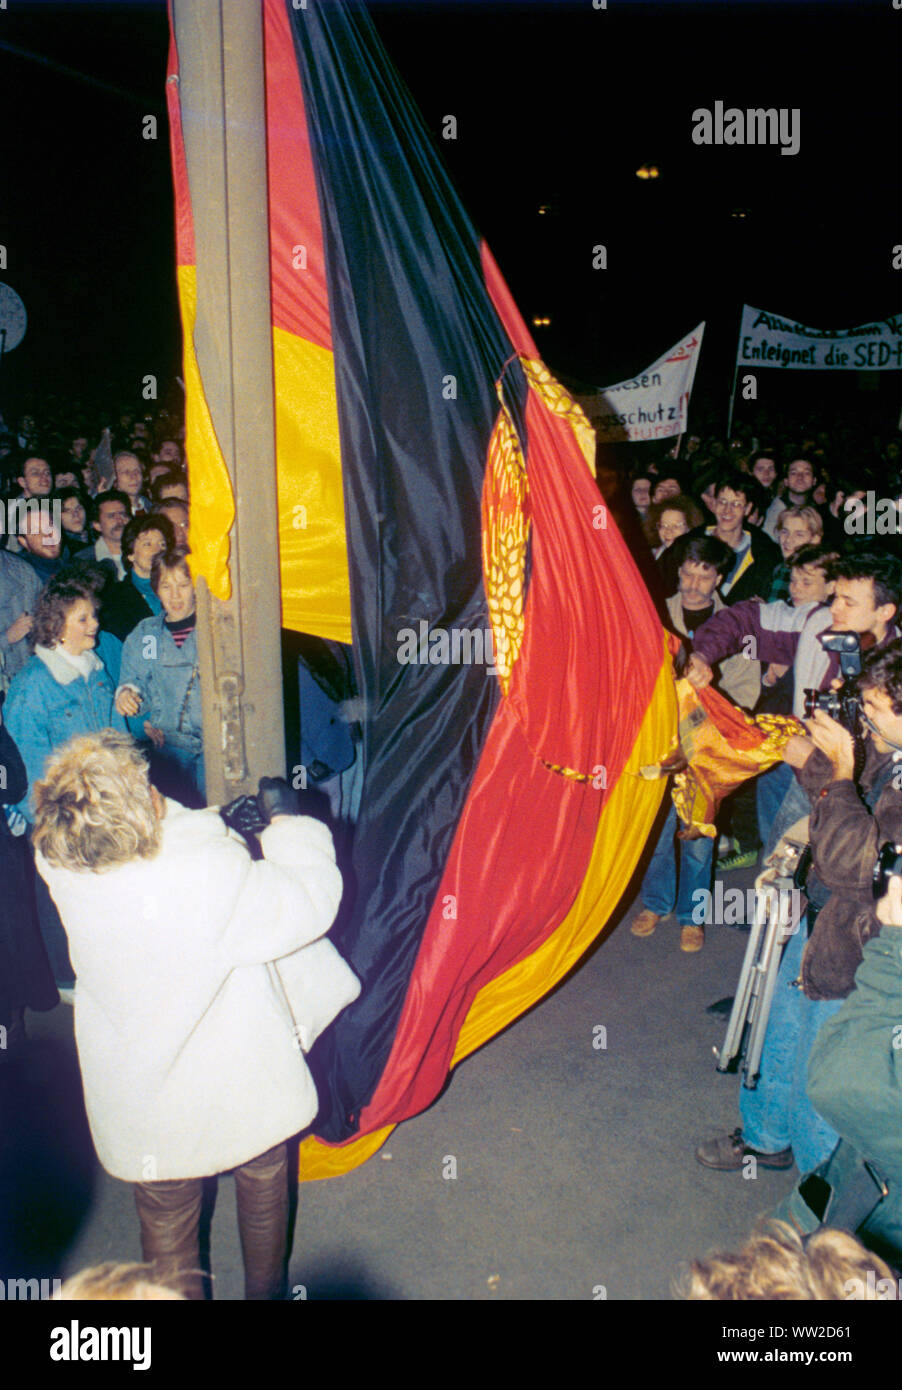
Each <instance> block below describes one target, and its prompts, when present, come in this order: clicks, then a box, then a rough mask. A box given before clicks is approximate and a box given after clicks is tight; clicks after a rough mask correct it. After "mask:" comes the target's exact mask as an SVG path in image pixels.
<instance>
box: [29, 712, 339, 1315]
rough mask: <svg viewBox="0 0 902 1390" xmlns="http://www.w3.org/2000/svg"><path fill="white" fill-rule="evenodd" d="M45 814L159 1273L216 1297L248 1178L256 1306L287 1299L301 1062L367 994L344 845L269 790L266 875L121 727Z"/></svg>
mask: <svg viewBox="0 0 902 1390" xmlns="http://www.w3.org/2000/svg"><path fill="white" fill-rule="evenodd" d="M34 799H35V831H34V844H35V849H36V859H37V864H38V869H39V871H40V873H41V874H42V875H43V877H44V878H45V880H46V882H47V885H48V887H49V888H50V891H51V893H52V894H53V897H54V900H55V902H56V904H57V906H58V908H59V912H60V916H61V918H62V920H63V923H64V925H65V928H66V934H67V936H68V938H69V949H70V953H71V956H72V961H73V964H74V965H75V969H76V971H77V974H78V983H77V986H76V991H75V1032H76V1039H77V1043H78V1059H79V1065H80V1067H81V1073H82V1081H83V1085H84V1095H85V1106H86V1109H87V1113H88V1119H89V1123H90V1127H91V1135H92V1137H93V1140H94V1145H95V1148H96V1149H97V1154H98V1157H99V1159H100V1161H101V1163H102V1164H103V1166H104V1168H106V1170H107V1172H108V1173H110V1174H111V1175H112V1176H113V1177H116V1178H120V1179H122V1180H123V1181H124V1182H131V1183H133V1184H134V1191H135V1202H136V1205H137V1208H138V1214H139V1217H140V1221H141V1244H142V1248H143V1253H144V1259H145V1260H146V1261H147V1262H148V1263H150V1262H153V1263H154V1264H155V1269H156V1277H157V1278H158V1279H160V1280H161V1282H164V1283H165V1282H168V1281H170V1280H171V1279H172V1278H173V1276H175V1275H179V1276H180V1279H181V1283H182V1285H183V1287H184V1288H185V1291H186V1292H187V1293H188V1296H189V1297H192V1298H202V1297H203V1285H202V1282H201V1278H200V1274H199V1271H198V1266H199V1263H200V1255H199V1241H198V1237H199V1221H200V1212H201V1200H202V1194H203V1179H204V1178H205V1177H209V1176H212V1175H214V1174H217V1173H221V1172H225V1171H227V1170H231V1169H234V1170H235V1184H236V1190H237V1203H238V1224H239V1229H240V1232H241V1247H242V1252H243V1255H244V1268H245V1288H246V1294H245V1296H246V1298H248V1299H279V1298H282V1297H283V1296H284V1278H285V1260H286V1255H287V1249H286V1245H287V1232H288V1203H289V1185H288V1184H289V1173H288V1148H287V1142H286V1141H287V1140H289V1139H290V1138H291V1137H292V1136H293V1135H295V1134H297V1133H298V1132H299V1131H300V1130H302V1129H304V1128H305V1127H306V1126H307V1125H309V1124H310V1123H311V1121H312V1120H313V1118H314V1116H315V1115H316V1111H317V1105H318V1102H317V1095H316V1087H315V1085H314V1081H313V1078H312V1076H311V1074H310V1072H309V1070H308V1068H307V1066H306V1063H305V1062H304V1059H303V1056H302V1049H303V1050H308V1049H309V1048H310V1046H312V1043H313V1042H314V1040H315V1038H316V1036H317V1035H318V1034H319V1033H320V1032H321V1031H322V1030H323V1028H324V1027H325V1026H326V1025H327V1024H328V1023H330V1022H331V1020H332V1019H333V1018H334V1017H335V1015H336V1014H337V1013H338V1012H339V1011H340V1010H341V1009H342V1008H344V1007H345V1006H346V1005H347V1004H348V1003H350V1002H351V1000H352V999H354V998H356V996H357V994H358V993H359V985H358V983H357V980H356V979H355V977H354V975H353V974H352V973H351V971H350V970H349V968H348V967H347V966H346V965H345V963H344V961H343V960H342V959H341V957H340V956H339V955H338V953H337V952H336V951H335V949H334V948H333V947H332V946H331V944H330V943H329V942H328V941H326V940H325V939H323V938H324V936H325V933H326V932H327V931H328V929H329V927H330V926H331V925H332V922H333V921H334V918H335V914H336V912H337V910H338V904H339V900H340V898H341V893H342V880H341V874H340V872H339V870H338V868H337V867H336V863H335V852H334V848H333V845H332V836H331V834H330V833H329V830H328V829H327V828H326V826H325V825H322V824H321V823H320V822H319V821H317V820H313V819H311V818H309V817H306V816H299V815H297V814H294V813H293V812H294V808H295V805H296V797H295V796H294V793H292V792H291V791H290V789H289V788H288V786H287V785H286V784H285V783H284V782H279V781H277V780H274V781H273V782H272V783H270V785H269V786H267V787H264V785H263V783H261V793H260V796H259V797H258V798H257V802H258V803H259V812H260V816H259V820H258V821H257V822H256V824H257V826H258V827H261V828H262V826H263V825H264V824H265V826H266V828H265V829H262V833H261V834H260V845H261V848H262V850H263V854H264V859H263V861H261V862H256V861H254V860H253V859H252V858H251V855H250V853H249V851H248V848H247V846H246V844H245V843H244V841H243V840H242V839H240V838H238V837H236V836H235V835H234V833H233V832H232V831H231V830H230V829H228V828H227V824H226V822H225V820H224V819H223V818H222V817H221V816H220V815H219V814H218V813H217V812H216V811H214V810H198V811H189V810H187V809H186V808H185V807H184V806H180V805H179V804H178V802H176V801H168V800H164V799H163V797H162V796H161V795H160V794H159V792H158V791H157V790H156V788H154V787H152V786H151V785H150V782H149V780H148V775H147V763H146V761H145V759H144V757H143V755H142V753H141V752H140V750H139V749H138V747H137V745H136V744H135V742H134V741H133V739H131V738H130V737H129V736H128V735H127V734H117V733H114V732H113V731H112V730H111V729H104V730H102V731H101V732H100V733H98V734H92V735H88V736H86V737H83V738H77V739H73V740H71V741H70V742H69V743H68V744H66V745H65V747H64V748H62V749H61V750H60V751H59V752H57V753H56V754H55V755H54V757H53V758H52V760H51V761H50V762H49V763H48V765H47V767H46V769H45V771H44V776H43V780H42V781H40V782H38V784H37V786H36V787H35V789H34ZM228 810H229V808H225V810H224V813H223V814H224V815H225V814H226V813H227V812H228ZM267 822H268V824H267Z"/></svg>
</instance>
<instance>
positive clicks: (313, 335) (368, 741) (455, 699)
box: [174, 0, 676, 1178]
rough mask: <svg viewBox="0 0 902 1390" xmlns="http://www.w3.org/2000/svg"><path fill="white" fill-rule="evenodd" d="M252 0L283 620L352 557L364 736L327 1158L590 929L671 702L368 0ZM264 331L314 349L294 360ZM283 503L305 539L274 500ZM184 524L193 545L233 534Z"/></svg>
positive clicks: (582, 474) (616, 561) (578, 428)
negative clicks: (345, 997) (265, 156)
mask: <svg viewBox="0 0 902 1390" xmlns="http://www.w3.org/2000/svg"><path fill="white" fill-rule="evenodd" d="M264 14H265V26H266V27H265V35H266V63H267V123H268V138H269V147H270V154H269V177H270V202H271V211H270V240H271V256H272V263H273V266H274V267H278V278H277V272H276V269H275V268H274V270H273V280H272V284H273V316H274V354H275V362H276V390H277V395H279V394H280V392H282V390H283V388H284V387H285V385H286V383H287V384H288V386H289V388H290V389H288V390H287V394H286V397H285V399H280V400H279V401H278V403H277V433H278V447H279V459H278V470H279V494H280V504H282V502H283V499H284V507H283V512H285V508H288V509H289V510H288V511H287V512H285V514H284V515H283V517H282V519H281V522H280V539H283V537H284V536H285V534H286V532H288V531H289V530H290V536H289V540H290V545H288V546H287V547H286V545H285V544H284V540H283V548H282V574H283V602H284V613H283V622H285V624H286V625H288V626H294V627H296V628H297V629H298V630H302V631H308V632H315V633H318V634H319V635H322V636H339V637H340V636H341V632H340V628H341V621H342V620H341V619H340V605H338V604H333V606H332V608H331V610H330V609H329V604H328V602H324V601H323V596H324V595H326V596H328V595H329V594H332V595H333V597H334V595H335V594H336V593H338V588H337V587H336V585H338V584H339V580H340V574H338V572H341V573H343V574H344V576H345V582H346V583H347V594H348V600H349V607H348V615H349V618H350V621H349V623H348V625H347V634H348V635H349V636H351V638H352V642H353V659H354V664H355V670H356V676H357V684H358V689H359V692H360V696H361V704H360V709H361V729H362V736H363V737H362V745H361V751H360V756H361V757H362V759H363V773H364V776H363V791H362V796H361V802H360V811H359V817H358V820H357V823H356V826H355V827H354V835H353V846H352V851H351V864H350V872H349V873H348V876H347V894H346V899H345V903H344V905H343V914H342V919H341V922H340V924H339V926H338V927H337V928H336V930H335V932H334V933H333V939H334V940H335V942H336V944H337V945H338V947H339V949H340V950H342V952H343V953H344V954H345V955H346V957H347V959H348V960H349V962H350V964H351V966H352V968H353V969H354V971H355V973H356V974H357V975H358V976H359V978H360V979H361V981H362V983H363V989H362V992H361V995H360V998H359V999H358V1000H357V1001H356V1002H355V1003H354V1004H352V1005H351V1006H350V1007H349V1008H348V1009H346V1010H345V1011H344V1013H343V1014H342V1015H341V1016H340V1017H339V1018H338V1020H337V1021H336V1023H335V1024H334V1026H333V1027H331V1028H330V1029H329V1030H327V1032H326V1033H325V1034H324V1035H323V1037H322V1038H321V1039H320V1040H319V1042H318V1043H317V1044H316V1046H315V1048H314V1049H313V1051H312V1053H311V1055H310V1062H311V1067H312V1069H313V1071H314V1074H315V1076H316V1079H317V1086H318V1090H319V1095H320V1113H319V1115H318V1117H317V1120H316V1122H315V1125H314V1133H313V1134H312V1135H311V1136H309V1137H308V1138H307V1139H305V1140H304V1143H303V1144H302V1148H301V1175H302V1176H303V1177H305V1178H316V1177H325V1176H330V1175H333V1174H337V1173H340V1172H343V1171H346V1170H347V1169H349V1168H351V1167H353V1166H354V1165H355V1164H356V1163H359V1162H361V1161H362V1160H363V1159H364V1158H366V1157H367V1156H368V1154H369V1153H371V1152H373V1151H374V1149H375V1148H377V1147H378V1145H379V1143H381V1142H382V1140H383V1139H384V1137H385V1135H386V1134H387V1133H388V1132H389V1131H390V1129H391V1127H392V1126H393V1125H394V1124H397V1123H398V1122H399V1121H401V1120H403V1119H404V1118H407V1117H409V1116H411V1115H414V1114H416V1113H418V1112H419V1111H421V1110H422V1109H423V1108H424V1107H425V1106H427V1105H429V1104H430V1103H431V1102H432V1101H433V1100H434V1099H435V1097H436V1096H437V1095H438V1093H439V1091H440V1090H441V1088H442V1086H443V1085H444V1083H445V1081H446V1079H447V1076H448V1071H449V1069H450V1068H451V1067H453V1066H454V1065H456V1063H457V1062H459V1061H460V1060H461V1059H462V1058H463V1057H464V1056H466V1055H467V1054H468V1053H470V1052H472V1051H473V1050H474V1048H476V1047H479V1046H481V1045H482V1044H483V1043H485V1042H486V1041H487V1040H488V1039H489V1038H491V1037H492V1036H493V1035H494V1034H496V1033H497V1032H498V1031H499V1029H501V1028H503V1027H505V1026H507V1024H509V1023H510V1022H511V1021H512V1020H513V1019H515V1018H516V1017H517V1016H518V1015H519V1014H520V1013H522V1012H523V1010H524V1009H526V1008H528V1007H529V1006H530V1005H531V1004H533V1003H534V1002H535V1001H536V1000H538V999H539V998H541V997H542V995H543V994H545V993H546V992H547V991H548V990H549V989H550V988H551V987H552V986H553V985H554V984H555V983H556V982H557V981H558V980H559V979H561V978H562V977H563V975H564V974H565V973H566V972H567V971H568V970H569V969H571V968H572V967H573V966H574V965H575V964H576V963H577V961H578V960H579V957H580V956H581V955H582V954H583V953H584V952H585V950H586V949H587V948H588V947H589V946H590V945H591V943H592V942H593V941H594V939H595V938H596V937H597V936H598V934H599V932H600V931H601V930H602V929H603V928H604V926H605V924H606V922H607V921H608V920H609V918H610V916H611V914H612V912H613V911H614V909H615V907H616V905H617V902H618V900H619V898H620V897H621V895H622V893H623V891H624V889H625V887H626V885H627V883H628V881H629V878H630V876H631V874H632V872H633V870H634V868H635V865H636V862H637V859H638V857H639V854H640V853H641V850H642V847H643V845H644V841H645V838H646V837H647V835H648V833H649V830H650V828H651V825H652V822H653V820H654V817H655V813H656V810H657V807H658V804H659V802H660V798H661V795H662V791H663V784H661V783H655V782H652V781H648V780H643V778H642V777H641V776H640V768H641V767H642V766H643V765H647V764H650V763H654V762H656V761H659V760H660V758H661V757H662V756H663V754H664V751H665V750H666V749H667V748H668V747H669V746H670V745H671V743H672V741H673V738H674V735H675V731H676V706H675V700H674V691H673V680H672V675H671V668H670V658H669V654H668V652H667V649H666V646H665V643H664V637H663V632H662V629H661V625H660V622H659V620H658V618H657V616H656V614H655V611H654V608H653V606H652V604H651V601H650V599H649V597H648V594H647V592H646V590H645V587H644V585H643V582H642V580H641V578H640V576H639V574H638V571H637V570H636V568H635V566H634V564H633V562H632V559H631V557H630V555H629V552H628V550H627V548H626V546H625V544H624V542H623V540H622V538H621V537H620V535H619V533H618V531H617V529H616V526H615V523H614V521H613V518H612V517H611V516H610V515H609V513H608V512H607V509H606V507H605V506H604V503H603V499H602V498H601V495H600V493H599V491H598V488H597V485H596V483H595V479H594V475H593V469H592V461H591V451H592V444H593V442H594V441H593V439H592V435H591V431H590V430H589V428H588V425H587V422H586V420H585V417H584V416H583V414H582V412H581V411H580V409H579V408H578V406H577V405H576V404H575V403H574V402H573V401H572V400H571V399H570V397H569V396H568V395H567V393H566V392H565V391H564V390H563V388H562V387H560V386H559V385H558V383H557V382H555V381H554V379H553V378H552V377H551V375H550V373H549V372H548V371H547V369H546V368H545V367H544V365H543V364H542V362H541V359H540V356H539V353H538V351H537V349H536V346H535V344H534V343H533V342H532V339H531V337H530V334H529V332H528V330H527V329H526V326H525V324H524V323H523V320H522V319H521V317H520V315H519V313H518V312H517V309H516V306H515V305H514V303H513V301H512V299H511V296H510V294H509V292H508V290H507V287H506V286H505V284H504V282H503V280H502V278H501V275H500V273H499V271H498V268H497V266H496V264H495V262H494V259H493V258H492V256H491V254H490V252H489V251H488V248H487V247H486V246H485V244H484V243H483V242H482V241H481V240H480V238H479V237H478V235H477V233H476V231H475V229H474V228H473V226H472V224H471V222H470V220H469V218H468V216H467V214H466V212H465V211H464V209H463V207H462V205H461V203H460V201H459V199H458V197H457V195H456V193H455V191H454V189H453V187H452V185H451V183H450V180H449V179H448V176H447V174H446V173H445V171H444V167H443V165H442V163H441V160H440V158H439V156H438V154H437V152H436V150H435V148H434V146H433V144H432V141H431V138H430V135H429V132H428V131H427V130H426V128H425V126H424V124H423V122H422V119H421V117H420V116H419V113H418V112H417V111H416V108H415V107H414V105H413V102H412V100H411V99H410V97H409V95H408V93H407V91H406V89H405V88H404V86H403V84H402V82H401V81H400V79H399V77H398V75H397V74H396V72H395V71H394V69H393V67H392V65H391V63H390V61H389V59H388V57H387V55H386V54H385V52H384V50H383V48H382V45H381V43H380V41H379V39H378V36H377V34H376V32H375V29H374V28H373V26H372V23H371V22H370V20H369V18H368V16H367V14H366V12H365V10H363V9H362V8H361V7H360V6H356V5H354V6H351V5H348V4H345V3H330V4H327V5H319V4H317V5H311V6H308V7H307V8H306V9H303V8H302V9H297V10H295V9H294V8H293V6H292V5H291V4H290V0H265V3H264ZM185 99H186V94H185V93H184V92H183V93H182V101H184V100H185ZM175 145H176V137H175V130H174V167H175V169H176V192H177V203H178V199H179V197H180V196H181V198H182V200H184V199H186V198H189V197H190V181H189V180H187V179H184V178H183V179H182V181H181V184H180V179H179V174H178V168H179V164H178V152H177V150H176V148H175ZM503 180H504V173H503V167H501V166H499V187H502V188H503ZM180 187H181V194H180V193H179V190H180ZM286 199H287V201H285V200H286ZM292 209H293V210H294V211H292ZM184 216H185V213H184V207H182V210H181V213H180V214H179V217H180V220H182V218H183V217H184ZM301 227H302V228H303V230H300V231H299V230H298V229H299V228H301ZM311 229H312V230H311ZM299 246H301V247H303V248H304V254H303V255H302V254H301V253H300V252H299V251H298V250H297V248H298V247H299ZM293 261H298V262H299V263H300V262H303V263H304V265H305V269H303V270H301V269H295V267H294V265H293V264H292V262H293ZM289 266H291V273H289V271H288V268H287V267H289ZM189 328H190V322H189V320H188V319H187V318H186V321H185V329H186V359H187V358H188V356H189V354H190V346H189V343H188V338H189ZM280 335H290V336H291V337H292V338H293V339H294V340H296V341H297V342H300V343H301V347H300V348H298V347H296V346H295V347H294V348H293V350H294V351H295V353H296V356H295V358H294V360H293V363H292V364H291V365H289V366H285V368H284V372H282V371H280V368H279V352H280ZM313 360H315V361H316V362H318V367H317V369H316V370H310V371H309V372H308V370H307V368H308V366H309V364H310V362H311V361H313ZM186 370H187V368H186ZM186 380H187V378H186ZM201 388H202V382H198V381H195V383H194V387H193V389H194V390H195V391H197V390H200V389H201ZM308 391H312V394H313V397H314V399H313V400H312V401H310V400H307V399H305V397H304V393H305V392H308ZM333 409H334V416H332V415H330V412H332V411H333ZM292 413H295V414H297V415H298V416H299V417H300V424H298V425H296V426H295V425H292V424H291V423H290V422H288V421H287V417H288V416H291V415H292ZM327 416H329V417H330V418H329V420H328V422H327V424H328V427H327V428H326V427H325V426H324V428H323V429H322V431H321V433H320V434H319V435H317V436H316V447H315V448H312V447H311V448H308V447H307V445H306V444H304V443H303V441H304V440H306V441H307V443H308V444H309V442H310V440H311V439H312V438H313V434H314V432H315V424H311V420H313V421H314V422H315V420H317V419H318V420H319V421H320V423H321V424H323V422H326V417H327ZM280 422H281V423H280ZM292 430H296V434H292ZM289 438H290V439H292V440H301V443H300V444H298V446H297V448H295V444H294V443H292V444H291V446H290V447H289V448H286V449H285V450H283V447H282V444H283V441H284V440H287V439H289ZM191 449H192V441H191V437H190V435H189V450H191ZM196 449H197V451H198V452H196V453H195V452H193V451H192V452H191V458H190V464H191V470H192V489H194V486H195V475H196V474H197V475H198V477H199V478H201V479H202V478H203V477H204V476H206V475H205V470H206V468H207V463H206V456H205V454H204V453H203V451H202V446H201V444H200V443H199V442H198V443H196ZM214 462H215V461H214ZM308 469H312V474H310V475H309V476H308V472H307V470H308ZM214 475H215V468H212V467H211V470H210V474H209V476H210V477H213V476H214ZM336 480H340V489H339V491H340V501H341V506H340V508H339V507H338V506H337V505H334V503H335V498H333V497H332V493H331V492H330V488H332V485H333V484H335V483H336ZM327 482H328V486H327ZM305 498H306V499H307V500H306V501H303V500H300V499H305ZM317 499H319V501H318V500H317ZM330 499H331V500H330ZM320 502H321V503H322V506H323V508H324V510H325V511H327V512H328V513H329V516H328V525H327V524H326V521H325V520H324V518H323V517H320V516H319V515H318V512H317V507H318V506H319V505H320ZM298 506H300V507H306V531H305V530H304V528H300V527H298V528H295V527H292V526H291V523H290V522H288V521H287V519H286V518H287V516H290V515H291V512H290V508H293V507H298ZM224 517H225V513H223V517H222V518H221V519H220V520H224ZM206 525H207V518H206V517H205V518H204V519H203V520H202V522H201V523H200V527H206ZM200 527H199V528H198V533H197V536H196V537H195V532H194V530H193V531H192V543H194V542H195V539H196V541H197V546H198V549H199V552H200V554H201V555H202V556H204V557H205V556H206V555H207V554H208V553H210V554H214V553H216V554H221V547H220V548H219V550H217V549H216V546H215V544H214V543H213V540H214V537H213V533H212V532H207V531H205V530H203V531H202V530H201V529H200ZM308 542H309V546H307V543H308ZM305 547H307V548H305ZM330 547H331V548H330ZM330 565H331V566H332V567H333V569H334V570H335V571H336V573H330V570H329V566H330ZM308 568H309V569H310V570H311V571H312V572H313V574H314V579H313V581H312V582H311V583H310V584H309V585H308V584H307V580H306V577H305V576H306V573H307V569H308ZM336 574H338V577H336ZM305 586H306V587H305ZM330 613H331V616H330ZM324 616H325V619H326V621H325V622H323V621H321V620H322V619H323V618H324ZM317 623H319V624H320V626H317Z"/></svg>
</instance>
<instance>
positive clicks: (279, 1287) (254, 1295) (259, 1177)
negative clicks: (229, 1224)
mask: <svg viewBox="0 0 902 1390" xmlns="http://www.w3.org/2000/svg"><path fill="white" fill-rule="evenodd" d="M235 1191H236V1195H237V1199H238V1232H239V1234H240V1236H241V1253H242V1255H243V1256H244V1297H245V1299H247V1300H251V1301H260V1300H274V1299H283V1298H284V1297H285V1264H286V1260H287V1256H288V1248H287V1246H288V1145H287V1144H277V1145H276V1147H275V1148H274V1149H269V1150H268V1151H267V1152H266V1153H263V1154H260V1155H259V1156H258V1157H257V1158H253V1159H251V1161H250V1163H244V1164H242V1166H241V1167H240V1168H236V1169H235Z"/></svg>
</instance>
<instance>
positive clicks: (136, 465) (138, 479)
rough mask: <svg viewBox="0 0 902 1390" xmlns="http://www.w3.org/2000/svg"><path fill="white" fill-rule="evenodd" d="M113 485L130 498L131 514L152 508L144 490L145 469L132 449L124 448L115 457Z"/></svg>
mask: <svg viewBox="0 0 902 1390" xmlns="http://www.w3.org/2000/svg"><path fill="white" fill-rule="evenodd" d="M113 487H114V488H115V489H117V490H118V491H119V492H122V493H124V494H125V496H126V497H127V498H128V504H129V512H130V515H132V516H134V514H135V513H136V512H146V511H149V510H150V503H149V502H148V500H147V498H146V497H145V496H144V493H143V491H142V489H143V487H144V469H143V467H142V466H141V460H140V459H139V458H138V456H137V454H134V453H132V452H131V450H127V449H122V450H120V452H119V453H118V454H116V455H115V456H114V458H113Z"/></svg>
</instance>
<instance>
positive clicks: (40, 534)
mask: <svg viewBox="0 0 902 1390" xmlns="http://www.w3.org/2000/svg"><path fill="white" fill-rule="evenodd" d="M19 542H20V549H19V556H20V558H21V559H22V560H23V561H24V562H25V564H27V565H29V566H30V567H31V568H32V569H33V570H34V573H35V574H36V575H37V577H38V579H39V581H40V584H41V588H43V587H44V585H45V584H46V583H47V582H48V580H50V579H52V578H53V577H54V575H55V574H58V573H59V571H60V570H61V569H62V568H63V567H64V565H65V563H66V561H65V560H64V558H63V555H62V546H63V538H62V535H61V534H60V531H59V529H58V527H57V526H56V524H55V522H54V520H53V518H52V516H49V515H48V513H47V512H44V511H37V510H35V511H28V512H26V514H25V516H24V517H23V519H22V523H21V526H20V529H19Z"/></svg>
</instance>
